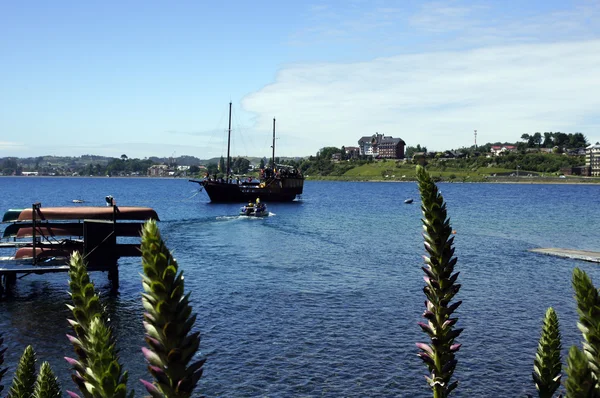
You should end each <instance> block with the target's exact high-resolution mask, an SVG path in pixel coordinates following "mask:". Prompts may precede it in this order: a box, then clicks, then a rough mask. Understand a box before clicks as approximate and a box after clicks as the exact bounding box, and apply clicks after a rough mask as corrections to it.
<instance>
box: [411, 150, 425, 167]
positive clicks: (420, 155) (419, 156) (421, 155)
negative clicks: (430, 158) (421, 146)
mask: <svg viewBox="0 0 600 398" xmlns="http://www.w3.org/2000/svg"><path fill="white" fill-rule="evenodd" d="M426 158H427V153H426V152H415V153H414V154H413V157H412V161H413V163H415V164H420V165H424V164H425V161H426Z"/></svg>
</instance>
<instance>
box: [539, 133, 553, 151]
mask: <svg viewBox="0 0 600 398" xmlns="http://www.w3.org/2000/svg"><path fill="white" fill-rule="evenodd" d="M553 144H554V133H552V132H545V133H544V142H543V143H542V146H543V147H544V148H552V145H553Z"/></svg>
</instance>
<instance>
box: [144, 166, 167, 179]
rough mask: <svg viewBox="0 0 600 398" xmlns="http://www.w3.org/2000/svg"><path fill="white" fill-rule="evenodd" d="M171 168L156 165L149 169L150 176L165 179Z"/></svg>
mask: <svg viewBox="0 0 600 398" xmlns="http://www.w3.org/2000/svg"><path fill="white" fill-rule="evenodd" d="M169 171H170V170H169V166H167V165H166V164H155V165H152V166H150V167H148V175H149V176H151V177H164V176H166V175H168V173H169Z"/></svg>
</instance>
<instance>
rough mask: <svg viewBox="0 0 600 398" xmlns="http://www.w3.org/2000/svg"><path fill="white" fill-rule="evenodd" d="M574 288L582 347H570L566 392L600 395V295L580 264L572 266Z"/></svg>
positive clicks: (568, 393)
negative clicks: (576, 266)
mask: <svg viewBox="0 0 600 398" xmlns="http://www.w3.org/2000/svg"><path fill="white" fill-rule="evenodd" d="M573 289H574V290H575V300H576V301H577V313H578V314H579V322H577V327H578V328H579V330H580V331H581V333H582V334H583V343H582V345H583V350H582V351H580V350H579V349H578V348H576V347H572V348H571V350H570V351H569V358H568V361H567V374H568V376H569V377H568V379H567V383H566V386H567V396H573V397H575V396H577V397H579V396H594V397H600V385H599V383H598V380H600V296H599V295H598V290H597V289H596V288H595V287H594V285H593V283H592V280H591V279H590V277H589V276H588V275H587V274H586V273H585V272H583V271H582V270H580V269H579V268H575V269H574V270H573ZM582 394H591V395H582Z"/></svg>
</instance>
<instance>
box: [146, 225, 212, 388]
mask: <svg viewBox="0 0 600 398" xmlns="http://www.w3.org/2000/svg"><path fill="white" fill-rule="evenodd" d="M142 266H143V269H144V275H142V285H143V288H144V292H145V293H142V303H143V306H144V309H145V310H146V312H145V313H144V327H145V329H146V343H147V344H148V348H142V351H143V353H144V356H145V357H146V360H147V361H148V363H149V366H148V370H149V371H150V373H151V374H152V376H153V377H154V383H150V382H148V381H144V380H142V383H144V385H145V387H146V389H147V390H148V392H149V393H150V394H151V395H152V397H169V398H175V397H177V398H180V397H181V398H187V397H190V396H192V393H193V391H194V388H195V387H196V384H197V383H198V380H199V379H200V377H201V376H202V371H203V369H202V365H203V364H204V361H205V359H201V360H198V361H196V362H194V363H192V364H191V365H189V366H188V364H189V363H190V361H191V360H192V359H193V358H194V355H195V354H196V351H197V350H198V347H199V346H200V333H199V332H195V333H191V330H192V327H193V326H194V322H195V321H196V315H195V314H192V308H191V306H190V304H189V293H188V294H185V292H184V283H183V273H182V272H179V273H178V266H177V261H176V260H175V259H174V258H173V256H172V255H171V253H170V252H169V250H168V249H167V247H166V246H165V244H164V242H163V240H162V238H161V236H160V232H159V231H158V227H157V225H156V222H155V221H152V220H150V221H147V222H146V224H144V228H143V230H142ZM195 396H197V395H195Z"/></svg>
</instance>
